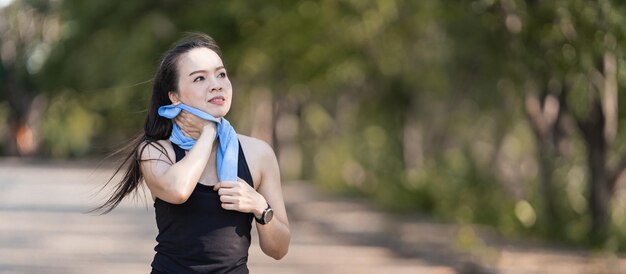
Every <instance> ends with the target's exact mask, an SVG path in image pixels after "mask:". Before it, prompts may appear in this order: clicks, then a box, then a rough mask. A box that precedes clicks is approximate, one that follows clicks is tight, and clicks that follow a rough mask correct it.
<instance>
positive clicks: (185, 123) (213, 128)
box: [174, 110, 217, 140]
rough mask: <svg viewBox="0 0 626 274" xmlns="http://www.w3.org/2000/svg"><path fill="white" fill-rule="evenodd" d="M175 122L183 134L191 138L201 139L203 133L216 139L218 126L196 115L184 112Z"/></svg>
mask: <svg viewBox="0 0 626 274" xmlns="http://www.w3.org/2000/svg"><path fill="white" fill-rule="evenodd" d="M174 122H175V123H176V124H177V125H178V126H179V127H180V129H181V130H182V132H183V134H185V135H187V136H188V137H191V138H193V139H195V140H197V139H198V138H200V135H201V134H202V133H203V132H206V133H208V134H210V136H213V137H215V134H216V132H217V124H216V123H214V122H211V121H207V120H204V119H202V118H200V117H198V116H196V115H193V114H191V113H189V112H187V111H185V110H183V111H182V112H181V113H180V114H178V116H176V118H174Z"/></svg>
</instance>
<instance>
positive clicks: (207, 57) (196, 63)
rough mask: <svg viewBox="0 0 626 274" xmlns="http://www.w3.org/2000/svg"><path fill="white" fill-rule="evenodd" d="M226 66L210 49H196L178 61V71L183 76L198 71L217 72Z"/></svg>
mask: <svg viewBox="0 0 626 274" xmlns="http://www.w3.org/2000/svg"><path fill="white" fill-rule="evenodd" d="M221 66H224V64H223V63H222V59H221V58H220V56H219V55H217V53H215V52H214V51H212V50H210V49H208V48H194V49H191V50H190V51H188V52H186V53H184V54H183V55H181V56H180V58H179V59H178V69H179V71H180V72H181V75H187V74H189V73H190V72H193V71H196V70H207V71H211V70H215V69H216V68H218V67H221Z"/></svg>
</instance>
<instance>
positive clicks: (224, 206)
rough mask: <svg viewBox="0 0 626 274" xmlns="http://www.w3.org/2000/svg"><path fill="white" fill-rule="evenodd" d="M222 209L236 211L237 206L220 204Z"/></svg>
mask: <svg viewBox="0 0 626 274" xmlns="http://www.w3.org/2000/svg"><path fill="white" fill-rule="evenodd" d="M222 208H223V209H226V210H237V206H236V205H235V204H229V203H222Z"/></svg>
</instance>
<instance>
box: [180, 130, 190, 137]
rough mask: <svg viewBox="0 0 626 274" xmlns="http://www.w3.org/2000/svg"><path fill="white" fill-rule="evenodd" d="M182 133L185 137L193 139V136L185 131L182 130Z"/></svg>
mask: <svg viewBox="0 0 626 274" xmlns="http://www.w3.org/2000/svg"><path fill="white" fill-rule="evenodd" d="M180 131H181V132H182V133H183V135H185V136H187V137H191V135H190V134H189V133H188V132H187V131H186V130H184V129H182V128H181V129H180Z"/></svg>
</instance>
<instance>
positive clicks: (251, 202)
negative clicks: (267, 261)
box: [214, 140, 291, 260]
mask: <svg viewBox="0 0 626 274" xmlns="http://www.w3.org/2000/svg"><path fill="white" fill-rule="evenodd" d="M249 148H250V151H251V152H252V155H258V158H257V157H254V161H251V164H253V165H255V166H258V170H259V171H260V182H259V184H258V189H257V190H255V189H254V188H252V187H251V186H250V185H248V184H247V183H245V182H241V181H238V182H233V181H223V182H219V183H217V184H216V185H215V186H214V189H215V190H216V191H218V194H219V195H220V201H221V202H222V208H224V209H226V210H236V211H240V212H250V213H253V214H254V215H255V216H256V217H257V218H260V217H261V215H262V214H263V211H265V209H266V208H267V205H270V206H271V207H272V211H273V212H274V217H273V218H272V220H271V221H270V222H269V223H267V224H264V225H262V224H259V223H258V222H257V226H256V227H257V231H258V232H259V244H260V245H261V250H263V252H264V253H265V254H267V255H268V256H270V257H272V258H274V259H276V260H280V259H281V258H282V257H284V256H285V255H286V254H287V250H288V249H289V241H290V240H291V232H290V231H289V221H288V219H287V212H286V210H285V202H284V200H283V194H282V188H281V182H280V171H279V169H278V161H277V160H276V155H275V154H274V151H273V150H272V148H271V147H270V146H269V145H268V144H267V143H265V142H263V141H260V140H255V141H253V142H251V143H250V144H249Z"/></svg>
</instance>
